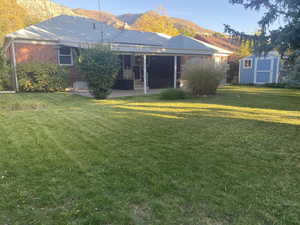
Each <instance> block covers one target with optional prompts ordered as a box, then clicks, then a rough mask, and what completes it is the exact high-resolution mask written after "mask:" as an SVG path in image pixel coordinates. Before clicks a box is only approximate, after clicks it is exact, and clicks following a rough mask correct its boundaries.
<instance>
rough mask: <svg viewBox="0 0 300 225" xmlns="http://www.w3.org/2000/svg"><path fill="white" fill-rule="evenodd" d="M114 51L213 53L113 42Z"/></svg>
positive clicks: (182, 53)
mask: <svg viewBox="0 0 300 225" xmlns="http://www.w3.org/2000/svg"><path fill="white" fill-rule="evenodd" d="M111 47H112V48H111V49H112V51H117V52H135V53H145V54H178V55H213V52H209V51H199V50H190V49H168V48H162V47H159V46H144V45H122V44H111Z"/></svg>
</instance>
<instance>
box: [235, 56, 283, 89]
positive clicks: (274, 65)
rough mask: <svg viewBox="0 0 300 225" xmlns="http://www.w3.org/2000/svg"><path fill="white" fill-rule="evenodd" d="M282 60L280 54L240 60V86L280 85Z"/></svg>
mask: <svg viewBox="0 0 300 225" xmlns="http://www.w3.org/2000/svg"><path fill="white" fill-rule="evenodd" d="M280 61H281V58H280V55H279V53H278V52H275V51H272V52H269V53H268V54H267V55H264V54H263V55H260V56H259V55H255V54H253V55H250V56H248V57H245V58H243V59H241V60H240V67H239V83H240V84H266V83H279V75H280V65H281V63H280Z"/></svg>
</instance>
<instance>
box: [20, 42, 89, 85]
mask: <svg viewBox="0 0 300 225" xmlns="http://www.w3.org/2000/svg"><path fill="white" fill-rule="evenodd" d="M58 48H59V46H57V45H45V44H28V43H15V51H16V62H17V63H26V62H41V63H54V64H58V63H59V62H58ZM66 68H67V69H69V71H70V85H71V86H72V85H73V83H74V82H75V81H82V80H84V76H83V75H82V74H81V73H80V72H79V71H78V70H77V69H76V68H75V67H74V66H66Z"/></svg>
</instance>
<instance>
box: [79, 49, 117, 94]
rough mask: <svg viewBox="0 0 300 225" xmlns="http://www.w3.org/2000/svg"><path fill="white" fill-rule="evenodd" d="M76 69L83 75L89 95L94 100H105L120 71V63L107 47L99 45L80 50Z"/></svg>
mask: <svg viewBox="0 0 300 225" xmlns="http://www.w3.org/2000/svg"><path fill="white" fill-rule="evenodd" d="M77 67H78V68H79V70H80V71H81V72H82V73H84V74H85V76H86V80H87V82H88V86H89V90H90V92H91V94H92V95H93V96H94V97H95V98H96V99H105V98H106V97H107V96H108V95H109V94H110V93H111V88H112V86H113V84H114V81H115V78H116V76H117V74H118V72H119V71H120V62H119V58H118V56H117V55H116V54H114V53H113V52H112V51H111V50H110V49H109V48H108V47H105V46H102V45H99V46H96V47H95V48H90V49H82V50H81V51H80V56H79V57H78V62H77Z"/></svg>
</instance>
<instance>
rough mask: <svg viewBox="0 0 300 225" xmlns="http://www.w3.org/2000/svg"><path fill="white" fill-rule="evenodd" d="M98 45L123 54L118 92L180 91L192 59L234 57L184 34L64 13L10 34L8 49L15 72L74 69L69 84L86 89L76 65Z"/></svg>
mask: <svg viewBox="0 0 300 225" xmlns="http://www.w3.org/2000/svg"><path fill="white" fill-rule="evenodd" d="M97 44H105V45H108V46H110V48H111V50H112V51H114V52H116V53H117V54H118V55H119V58H120V61H121V64H122V65H121V68H122V69H121V71H120V72H119V75H118V78H117V81H116V83H115V88H117V89H138V88H144V91H145V93H146V92H147V89H148V88H166V87H176V86H177V85H178V80H179V79H180V76H181V71H182V65H184V64H185V63H186V62H187V61H188V60H193V61H194V62H195V63H201V60H202V59H203V58H212V59H214V60H215V61H216V63H219V62H222V61H226V60H227V57H228V56H229V55H230V54H231V53H232V52H230V51H228V50H225V49H222V48H219V47H216V46H213V45H211V44H208V43H206V42H203V41H199V40H196V39H193V38H190V37H186V36H183V35H179V36H176V37H170V36H167V35H164V34H160V33H152V32H142V31H135V30H125V29H117V28H114V27H112V26H109V25H106V24H104V23H101V22H98V21H96V20H93V19H88V18H84V17H75V16H66V15H62V16H58V17H54V18H52V19H49V20H46V21H44V22H42V23H39V24H36V25H32V26H29V27H27V28H25V29H22V30H19V31H16V32H14V33H11V34H8V35H7V36H6V38H5V44H4V48H5V50H6V52H7V56H8V57H9V59H10V60H11V62H12V64H13V67H14V68H16V67H17V66H18V64H19V63H25V62H29V61H36V62H47V63H55V64H59V65H61V66H65V67H68V68H70V86H71V87H72V88H74V89H84V88H86V83H85V79H84V76H83V75H82V74H80V73H79V72H78V71H77V70H76V68H75V67H74V61H75V58H76V56H77V55H78V54H80V49H81V48H88V47H91V46H93V45H97ZM15 71H16V70H15ZM15 77H17V75H16V72H15ZM17 86H18V84H17V78H16V88H17Z"/></svg>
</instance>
